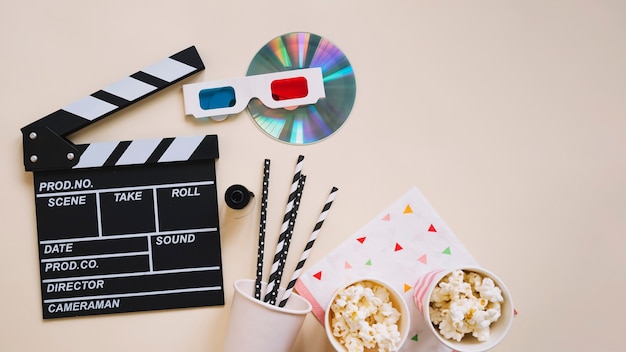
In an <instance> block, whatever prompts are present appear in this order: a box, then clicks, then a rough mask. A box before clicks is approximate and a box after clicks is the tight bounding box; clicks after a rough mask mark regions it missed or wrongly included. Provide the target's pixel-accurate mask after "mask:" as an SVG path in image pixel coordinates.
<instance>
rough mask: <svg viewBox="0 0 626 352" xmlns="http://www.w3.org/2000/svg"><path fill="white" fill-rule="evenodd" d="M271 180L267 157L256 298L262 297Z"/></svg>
mask: <svg viewBox="0 0 626 352" xmlns="http://www.w3.org/2000/svg"><path fill="white" fill-rule="evenodd" d="M269 181H270V160H269V159H265V163H264V164H263V192H262V193H261V216H260V218H261V220H260V223H259V248H258V253H257V262H256V282H255V285H254V298H256V299H258V300H260V299H261V281H262V279H263V256H264V252H265V223H266V220H267V195H268V192H269Z"/></svg>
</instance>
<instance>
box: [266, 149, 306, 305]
mask: <svg viewBox="0 0 626 352" xmlns="http://www.w3.org/2000/svg"><path fill="white" fill-rule="evenodd" d="M303 163H304V156H303V155H300V156H298V162H297V163H296V169H295V172H294V176H293V180H292V182H291V189H290V192H289V198H288V199H287V206H286V207H285V216H284V217H283V224H282V226H281V232H280V235H279V237H278V243H277V244H276V251H275V252H274V259H273V261H272V269H271V274H270V277H269V280H268V283H267V292H266V294H265V297H264V299H263V301H264V302H270V303H271V304H276V295H277V293H278V287H279V285H280V279H281V276H282V268H280V261H281V257H282V256H283V252H285V251H286V249H287V246H286V240H287V236H288V234H289V224H290V221H291V218H292V215H293V207H294V203H295V199H296V195H297V193H298V189H299V184H300V177H301V175H302V165H303Z"/></svg>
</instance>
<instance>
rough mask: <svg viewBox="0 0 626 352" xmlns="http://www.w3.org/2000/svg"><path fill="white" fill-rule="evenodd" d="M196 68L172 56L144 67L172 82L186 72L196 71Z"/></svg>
mask: <svg viewBox="0 0 626 352" xmlns="http://www.w3.org/2000/svg"><path fill="white" fill-rule="evenodd" d="M195 70H196V68H195V67H192V66H189V65H187V64H184V63H182V62H180V61H176V60H174V59H171V58H169V57H168V58H167V59H164V60H161V61H159V62H157V63H155V64H153V65H150V66H148V67H146V68H144V69H143V70H141V71H143V72H145V73H147V74H149V75H152V76H154V77H158V78H160V79H162V80H164V81H167V82H172V81H174V80H176V79H178V78H180V77H182V76H184V75H186V74H189V73H191V72H193V71H195Z"/></svg>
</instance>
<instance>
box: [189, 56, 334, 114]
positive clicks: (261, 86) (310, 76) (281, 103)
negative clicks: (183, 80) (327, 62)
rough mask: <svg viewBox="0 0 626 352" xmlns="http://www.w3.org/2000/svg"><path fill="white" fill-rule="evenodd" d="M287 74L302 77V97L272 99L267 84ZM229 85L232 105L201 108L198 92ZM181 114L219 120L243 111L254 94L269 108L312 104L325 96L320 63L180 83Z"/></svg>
mask: <svg viewBox="0 0 626 352" xmlns="http://www.w3.org/2000/svg"><path fill="white" fill-rule="evenodd" d="M289 78H305V79H306V81H307V88H308V94H307V95H306V96H305V97H302V98H292V99H284V100H275V99H274V98H273V97H272V91H271V88H270V85H271V84H272V82H274V81H276V80H284V79H289ZM222 87H223V88H227V87H230V88H232V89H233V90H234V93H235V104H234V105H233V106H229V107H224V108H215V109H203V108H202V106H201V104H200V92H201V91H203V90H207V89H212V88H222ZM183 98H184V103H185V114H186V115H193V116H194V117H195V118H205V117H210V118H211V119H213V120H215V121H222V120H224V119H226V118H227V117H228V116H229V115H233V114H237V113H240V112H241V111H243V110H244V109H245V108H246V106H248V103H249V102H250V100H251V99H252V98H258V99H259V100H260V101H261V102H262V103H263V105H265V106H267V107H268V108H270V109H279V108H290V107H296V106H300V105H308V104H315V103H317V101H318V100H319V99H322V98H326V91H325V89H324V81H323V77H322V69H321V68H320V67H312V68H303V69H297V70H290V71H281V72H273V73H264V74H260V75H253V76H245V77H238V78H231V79H223V80H216V81H209V82H200V83H192V84H185V85H183Z"/></svg>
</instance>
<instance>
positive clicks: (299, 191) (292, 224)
mask: <svg viewBox="0 0 626 352" xmlns="http://www.w3.org/2000/svg"><path fill="white" fill-rule="evenodd" d="M305 182H306V176H305V175H302V176H300V182H299V184H298V189H297V191H296V198H295V199H294V202H293V209H292V211H291V218H290V219H289V227H288V230H287V236H285V245H284V247H283V250H282V251H281V253H280V254H281V255H280V258H279V260H278V275H277V276H276V285H275V286H274V287H273V291H272V297H271V298H270V300H269V303H270V304H272V305H275V304H276V300H277V299H278V290H279V287H280V283H281V281H282V276H283V272H284V270H285V263H286V262H287V254H288V253H289V246H290V245H291V237H292V236H293V229H294V227H295V224H296V217H297V216H298V208H300V201H301V200H302V191H303V190H304V183H305Z"/></svg>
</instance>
